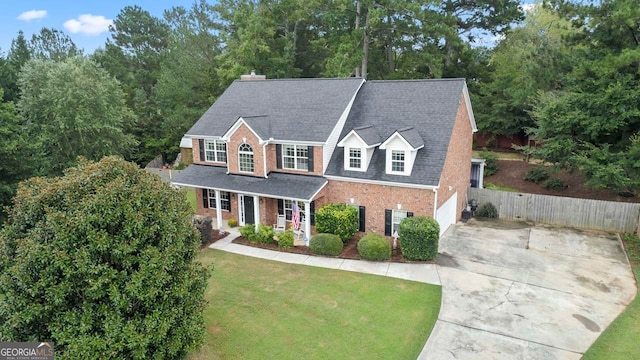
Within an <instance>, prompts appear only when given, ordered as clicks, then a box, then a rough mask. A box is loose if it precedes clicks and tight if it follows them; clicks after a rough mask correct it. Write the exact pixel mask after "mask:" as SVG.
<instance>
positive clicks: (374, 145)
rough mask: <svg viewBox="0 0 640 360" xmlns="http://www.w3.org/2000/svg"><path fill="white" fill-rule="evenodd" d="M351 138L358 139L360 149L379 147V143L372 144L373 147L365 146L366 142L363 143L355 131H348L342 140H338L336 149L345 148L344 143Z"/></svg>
mask: <svg viewBox="0 0 640 360" xmlns="http://www.w3.org/2000/svg"><path fill="white" fill-rule="evenodd" d="M352 136H355V137H356V138H357V139H358V141H360V143H361V144H362V146H361V147H362V148H365V149H371V148H373V147H376V146H378V145H380V143H377V144H373V145H367V142H366V141H364V140H363V139H362V138H361V137H360V135H358V133H357V132H356V131H355V130H351V131H349V133H348V134H347V135H346V136H345V137H343V138H342V140H340V142H338V145H337V146H338V147H344V146H345V143H346V142H347V141H348V140H349V138H350V137H352Z"/></svg>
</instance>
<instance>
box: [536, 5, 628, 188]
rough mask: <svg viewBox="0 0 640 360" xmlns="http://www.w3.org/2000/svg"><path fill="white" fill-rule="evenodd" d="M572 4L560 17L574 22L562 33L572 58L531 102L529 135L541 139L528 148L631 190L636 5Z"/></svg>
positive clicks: (600, 182) (597, 181)
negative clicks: (559, 83)
mask: <svg viewBox="0 0 640 360" xmlns="http://www.w3.org/2000/svg"><path fill="white" fill-rule="evenodd" d="M561 10H563V11H564V10H566V9H561ZM572 10H578V12H572V13H571V15H570V16H571V18H570V19H568V20H571V21H574V22H577V24H578V25H580V26H581V29H582V31H581V32H580V33H579V34H577V35H576V36H574V37H572V38H569V39H568V41H571V42H572V43H573V44H574V48H573V56H574V58H575V60H574V61H575V65H574V68H573V70H572V71H571V72H570V73H569V74H567V76H566V78H565V82H566V85H565V86H563V87H562V88H561V89H557V90H555V91H551V92H547V93H544V94H542V95H541V96H540V98H539V100H538V102H537V103H536V106H535V107H534V111H533V116H534V119H535V120H536V126H535V128H534V129H533V135H534V136H535V137H536V138H538V139H541V140H543V142H542V147H541V148H538V149H532V152H533V153H534V154H536V155H538V156H540V157H542V158H543V159H545V160H547V161H552V162H555V163H558V164H560V165H562V166H565V167H571V168H574V169H579V170H581V171H583V172H584V173H585V174H586V175H587V176H588V177H589V180H590V182H589V183H590V185H592V186H595V187H610V188H613V189H615V190H617V191H618V192H620V193H624V194H633V193H637V192H638V190H639V189H640V177H638V176H637V175H638V173H639V170H640V163H639V162H638V158H637V157H636V156H637V154H638V147H639V145H638V133H639V132H640V66H639V64H640V61H639V59H640V44H639V39H640V9H638V7H637V4H636V2H635V1H632V0H605V1H602V2H600V4H599V6H584V7H582V8H575V7H574V8H573V9H572ZM576 13H582V17H580V16H576V15H575V14H576ZM567 14H569V13H568V12H567Z"/></svg>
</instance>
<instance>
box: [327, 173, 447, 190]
mask: <svg viewBox="0 0 640 360" xmlns="http://www.w3.org/2000/svg"><path fill="white" fill-rule="evenodd" d="M324 177H325V178H327V179H329V180H335V181H346V182H352V183H359V184H371V185H384V186H396V187H404V188H411V189H427V190H435V189H437V186H433V185H420V184H407V183H399V182H391V181H382V180H368V179H356V178H350V177H343V176H333V175H325V176H324Z"/></svg>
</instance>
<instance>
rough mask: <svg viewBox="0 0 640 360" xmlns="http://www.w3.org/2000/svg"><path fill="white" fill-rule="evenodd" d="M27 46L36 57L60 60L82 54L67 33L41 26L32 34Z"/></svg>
mask: <svg viewBox="0 0 640 360" xmlns="http://www.w3.org/2000/svg"><path fill="white" fill-rule="evenodd" d="M29 47H30V49H31V53H32V56H33V57H34V58H36V59H50V60H54V61H61V60H64V59H66V58H68V57H74V56H78V55H82V50H81V49H78V47H77V46H76V44H75V43H74V42H73V40H71V38H70V37H69V35H67V34H65V33H64V31H61V30H57V29H54V28H46V27H43V28H42V29H40V32H39V33H37V34H33V35H32V36H31V42H30V44H29Z"/></svg>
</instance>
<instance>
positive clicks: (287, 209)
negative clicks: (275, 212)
mask: <svg viewBox="0 0 640 360" xmlns="http://www.w3.org/2000/svg"><path fill="white" fill-rule="evenodd" d="M294 202H295V203H296V204H298V209H300V223H301V224H302V223H304V219H305V215H304V214H305V210H306V208H305V206H304V202H302V201H297V200H287V199H284V200H283V201H282V211H284V214H279V215H284V216H285V220H286V221H287V222H291V221H293V220H292V219H293V203H294Z"/></svg>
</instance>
